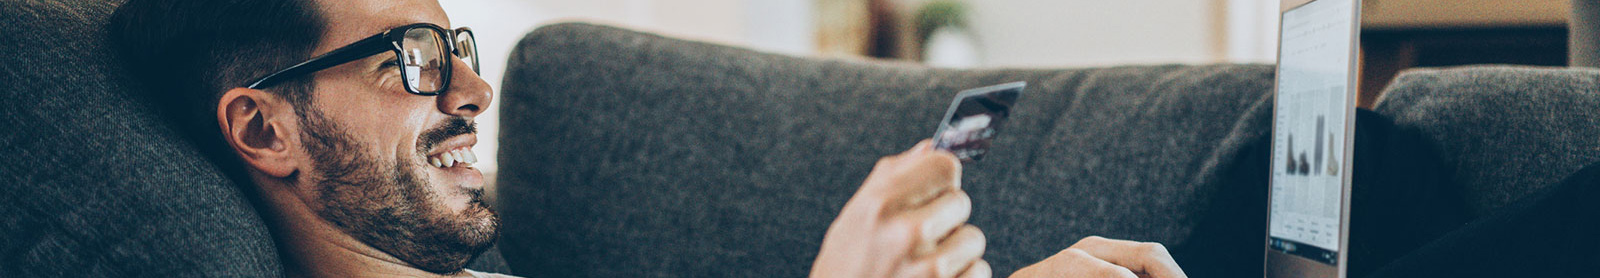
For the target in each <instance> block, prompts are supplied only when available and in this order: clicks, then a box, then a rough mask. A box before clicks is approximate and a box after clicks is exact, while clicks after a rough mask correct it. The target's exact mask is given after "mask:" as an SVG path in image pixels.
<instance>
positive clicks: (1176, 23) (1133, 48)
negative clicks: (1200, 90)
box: [967, 0, 1223, 67]
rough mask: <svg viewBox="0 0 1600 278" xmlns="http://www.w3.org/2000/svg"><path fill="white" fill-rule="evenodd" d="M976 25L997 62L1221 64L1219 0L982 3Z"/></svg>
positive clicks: (989, 58) (988, 61)
mask: <svg viewBox="0 0 1600 278" xmlns="http://www.w3.org/2000/svg"><path fill="white" fill-rule="evenodd" d="M967 3H968V4H970V5H971V6H972V16H971V21H972V22H971V25H972V29H973V32H974V33H975V34H976V35H977V37H978V40H979V44H980V45H982V47H983V51H982V53H983V54H982V56H983V57H982V58H981V59H982V61H983V62H982V64H983V65H984V66H990V67H1080V66H1103V65H1125V64H1149V63H1212V62H1219V61H1221V59H1222V58H1223V57H1219V55H1217V53H1219V51H1218V49H1216V48H1217V47H1218V46H1219V45H1220V44H1219V43H1218V42H1217V41H1214V40H1217V39H1220V38H1218V35H1217V34H1218V33H1219V32H1218V31H1217V30H1216V29H1217V28H1216V27H1215V26H1216V25H1214V24H1216V22H1214V21H1213V20H1215V17H1216V16H1215V15H1214V8H1213V6H1214V2H1213V1H1203V0H1182V1H1172V0H1113V1H1106V0H1058V1H1048V0H981V1H968V2H967Z"/></svg>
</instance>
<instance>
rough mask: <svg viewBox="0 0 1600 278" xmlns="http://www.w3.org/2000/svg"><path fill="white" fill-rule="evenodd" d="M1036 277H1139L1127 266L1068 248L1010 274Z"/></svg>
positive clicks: (1026, 277) (1021, 277)
mask: <svg viewBox="0 0 1600 278" xmlns="http://www.w3.org/2000/svg"><path fill="white" fill-rule="evenodd" d="M1036 277H1037V278H1047V277H1049V278H1053V277H1082V278H1139V276H1138V275H1136V274H1134V273H1133V271H1130V270H1128V268H1125V267H1121V266H1118V265H1115V264H1111V263H1109V262H1106V261H1104V260H1101V259H1099V258H1095V257H1094V256H1092V255H1089V253H1085V252H1083V250H1078V249H1070V248H1069V249H1066V250H1061V252H1059V253H1056V254H1055V255H1053V256H1050V257H1049V258H1045V259H1044V261H1040V262H1039V263H1036V264H1033V265H1030V266H1028V267H1024V268H1022V269H1019V270H1017V272H1015V273H1012V274H1011V278H1036Z"/></svg>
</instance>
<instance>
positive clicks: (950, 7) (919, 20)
mask: <svg viewBox="0 0 1600 278" xmlns="http://www.w3.org/2000/svg"><path fill="white" fill-rule="evenodd" d="M914 24H915V25H916V27H917V38H916V39H917V42H918V44H924V43H927V41H928V36H932V35H933V31H935V30H939V28H944V27H958V28H963V29H964V28H966V27H967V4H966V3H964V2H962V1H959V0H933V1H929V2H928V3H927V4H925V5H923V6H922V8H921V9H917V15H916V19H915V23H914Z"/></svg>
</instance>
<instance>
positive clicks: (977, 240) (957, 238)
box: [900, 225, 988, 278]
mask: <svg viewBox="0 0 1600 278" xmlns="http://www.w3.org/2000/svg"><path fill="white" fill-rule="evenodd" d="M986 247H987V246H986V239H985V238H984V236H983V231H981V230H979V229H978V227H974V226H972V225H966V226H962V227H961V228H960V229H957V230H956V231H955V233H953V234H951V235H950V237H948V238H946V239H945V240H944V241H942V242H940V243H939V247H938V248H937V249H936V250H934V251H933V252H932V253H929V254H927V255H926V256H922V257H921V258H918V259H916V260H915V261H913V262H912V263H911V264H910V265H908V266H907V267H909V268H910V269H909V270H907V271H900V273H901V274H904V275H903V276H902V277H939V278H956V277H958V276H960V275H968V273H969V272H972V270H973V269H972V268H973V267H974V266H975V265H977V264H978V262H980V261H983V259H982V258H983V250H984V248H986ZM982 268H984V269H980V270H981V271H982V272H988V270H987V268H988V264H987V263H984V265H983V266H982ZM971 275H979V274H978V273H972V274H971ZM987 276H988V275H984V277H987Z"/></svg>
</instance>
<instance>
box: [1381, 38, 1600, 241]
mask: <svg viewBox="0 0 1600 278" xmlns="http://www.w3.org/2000/svg"><path fill="white" fill-rule="evenodd" d="M1597 83H1600V70H1594V69H1571V68H1538V67H1510V66H1487V67H1486V66H1478V67H1463V68H1449V69H1420V70H1412V71H1408V72H1406V73H1404V74H1402V75H1401V76H1400V77H1399V78H1397V79H1396V80H1395V82H1394V83H1393V84H1392V85H1390V86H1389V89H1388V90H1387V91H1386V92H1385V93H1384V97H1383V99H1382V100H1381V101H1380V102H1379V103H1378V106H1377V107H1376V109H1375V110H1377V111H1378V112H1379V113H1382V114H1385V115H1387V116H1389V117H1391V118H1393V119H1394V121H1395V124H1396V125H1397V126H1401V127H1404V128H1411V129H1416V130H1419V131H1420V132H1422V133H1423V134H1425V136H1428V137H1429V139H1430V140H1432V141H1434V142H1437V144H1438V145H1439V147H1440V149H1441V150H1442V151H1441V156H1442V158H1443V160H1444V163H1446V164H1447V165H1448V166H1450V167H1452V168H1454V169H1456V170H1455V173H1454V176H1455V178H1456V180H1458V181H1459V182H1460V183H1461V186H1462V187H1463V188H1462V189H1461V191H1462V192H1463V193H1462V194H1463V195H1464V196H1463V197H1464V198H1465V200H1466V201H1467V205H1468V208H1469V209H1470V210H1471V211H1472V212H1473V213H1474V214H1476V215H1483V214H1487V213H1489V212H1490V211H1492V210H1494V209H1496V208H1499V207H1501V206H1503V205H1505V204H1508V203H1511V202H1513V201H1516V200H1517V199H1520V198H1523V197H1525V196H1527V195H1529V194H1531V193H1535V192H1538V191H1539V190H1541V189H1543V188H1546V187H1548V186H1551V185H1554V184H1556V183H1557V182H1559V181H1561V179H1563V178H1565V177H1567V176H1568V175H1571V174H1572V173H1575V172H1577V171H1578V169H1581V168H1582V167H1583V166H1584V165H1588V164H1591V163H1594V162H1596V161H1600V140H1596V138H1600V128H1597V127H1600V110H1597V109H1595V108H1596V107H1600V94H1596V92H1600V84H1597Z"/></svg>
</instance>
